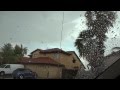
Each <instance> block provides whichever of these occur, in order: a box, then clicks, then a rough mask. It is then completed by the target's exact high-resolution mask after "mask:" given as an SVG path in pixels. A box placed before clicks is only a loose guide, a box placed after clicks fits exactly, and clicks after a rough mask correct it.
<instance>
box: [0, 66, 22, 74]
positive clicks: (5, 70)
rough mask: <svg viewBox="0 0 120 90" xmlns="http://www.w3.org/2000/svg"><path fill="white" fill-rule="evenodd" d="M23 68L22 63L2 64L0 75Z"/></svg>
mask: <svg viewBox="0 0 120 90" xmlns="http://www.w3.org/2000/svg"><path fill="white" fill-rule="evenodd" d="M18 68H24V65H22V64H2V65H0V75H1V76H3V75H5V74H12V73H13V71H14V70H16V69H18Z"/></svg>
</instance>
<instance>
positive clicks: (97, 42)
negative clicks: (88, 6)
mask: <svg viewBox="0 0 120 90" xmlns="http://www.w3.org/2000/svg"><path fill="white" fill-rule="evenodd" d="M85 17H86V20H87V23H86V25H87V26H88V30H85V31H82V32H81V33H80V34H79V36H78V38H81V39H76V41H75V46H76V47H77V49H78V51H79V53H80V55H81V56H82V57H84V58H86V59H87V60H88V61H89V63H90V65H91V66H92V69H96V70H94V71H95V72H98V71H97V68H98V67H100V66H101V65H102V64H103V60H104V51H105V46H104V41H106V39H107V36H106V33H107V32H108V30H109V27H113V23H114V22H115V19H116V12H113V11H87V12H86V13H85Z"/></svg>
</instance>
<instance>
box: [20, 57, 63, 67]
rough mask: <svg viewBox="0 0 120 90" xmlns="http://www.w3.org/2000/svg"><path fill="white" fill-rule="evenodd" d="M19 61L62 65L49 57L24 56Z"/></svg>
mask: <svg viewBox="0 0 120 90" xmlns="http://www.w3.org/2000/svg"><path fill="white" fill-rule="evenodd" d="M19 63H23V64H50V65H60V66H63V65H62V64H60V63H58V62H56V61H55V60H53V59H51V58H49V57H39V58H23V59H22V60H21V61H20V62H19Z"/></svg>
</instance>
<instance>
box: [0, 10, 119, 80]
mask: <svg viewBox="0 0 120 90" xmlns="http://www.w3.org/2000/svg"><path fill="white" fill-rule="evenodd" d="M119 30H120V11H0V63H1V64H15V63H19V64H22V65H24V69H19V71H21V72H23V71H25V72H26V71H27V72H29V71H32V72H35V73H37V74H38V77H40V78H44V79H47V78H57V79H76V78H78V79H91V78H92V79H95V78H97V77H99V76H100V77H102V76H103V77H104V76H108V77H112V74H113V72H112V71H116V72H115V74H114V75H113V78H114V77H116V76H119V75H120V72H119V68H120V65H118V66H117V67H116V66H115V67H116V68H113V65H116V64H119V63H120V31H119ZM114 63H116V64H114ZM4 67H5V65H1V66H0V68H4ZM14 67H15V69H17V68H22V66H19V65H15V66H14V65H13V66H12V65H11V68H10V69H11V70H12V69H13V68H14ZM109 67H110V68H109ZM5 69H9V68H5ZM27 69H30V70H27ZM106 70H108V72H109V73H111V74H109V75H108V72H107V71H106ZM8 72H9V71H8ZM102 73H104V74H105V75H102V76H101V74H102ZM108 77H107V78H108Z"/></svg>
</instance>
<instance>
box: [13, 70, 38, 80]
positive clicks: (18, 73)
mask: <svg viewBox="0 0 120 90" xmlns="http://www.w3.org/2000/svg"><path fill="white" fill-rule="evenodd" d="M12 76H13V78H14V79H27V78H31V79H37V74H36V73H35V72H33V71H31V70H30V69H22V68H19V69H16V70H15V71H14V72H13V74H12Z"/></svg>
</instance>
